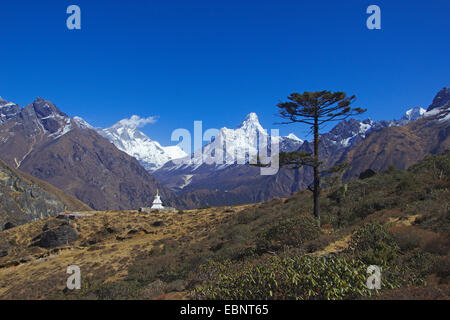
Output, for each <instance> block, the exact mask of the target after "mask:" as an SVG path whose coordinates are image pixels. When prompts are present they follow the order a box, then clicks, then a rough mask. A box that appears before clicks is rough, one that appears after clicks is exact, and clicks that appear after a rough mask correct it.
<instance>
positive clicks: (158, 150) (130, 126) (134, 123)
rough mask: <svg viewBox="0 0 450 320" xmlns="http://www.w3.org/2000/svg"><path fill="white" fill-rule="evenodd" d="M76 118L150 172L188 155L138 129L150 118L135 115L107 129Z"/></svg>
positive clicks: (80, 124)
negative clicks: (164, 144) (165, 145)
mask: <svg viewBox="0 0 450 320" xmlns="http://www.w3.org/2000/svg"><path fill="white" fill-rule="evenodd" d="M74 120H75V122H76V123H77V125H78V126H79V127H80V128H84V129H94V130H96V131H97V132H98V133H99V134H101V135H102V136H104V137H105V138H107V139H108V140H109V141H111V142H112V143H113V144H114V145H115V146H116V147H117V148H118V149H119V150H122V151H123V152H125V153H127V154H128V155H130V156H132V157H135V158H136V159H137V160H138V161H139V162H140V163H141V165H142V166H143V167H144V168H145V169H146V170H147V171H150V172H153V171H155V170H157V169H158V168H160V167H162V166H163V165H164V164H165V163H166V162H167V161H170V160H173V159H178V158H182V157H184V156H186V153H185V152H184V151H183V150H182V149H181V148H180V147H179V146H177V145H175V146H168V147H164V146H162V145H161V144H160V143H159V142H157V141H154V140H152V139H150V138H149V137H148V136H146V135H145V134H144V133H143V132H142V131H140V130H139V129H138V126H142V125H145V124H146V123H149V122H151V119H150V118H147V119H145V118H140V117H139V116H136V115H133V116H132V117H131V118H129V119H122V120H120V121H119V122H117V123H116V124H114V125H113V126H111V127H109V128H106V129H101V128H94V127H93V126H92V125H90V124H89V123H88V122H86V121H85V120H84V119H82V118H80V117H74Z"/></svg>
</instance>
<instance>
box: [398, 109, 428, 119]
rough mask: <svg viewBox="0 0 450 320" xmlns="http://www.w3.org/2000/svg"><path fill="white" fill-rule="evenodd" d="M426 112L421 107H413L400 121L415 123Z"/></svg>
mask: <svg viewBox="0 0 450 320" xmlns="http://www.w3.org/2000/svg"><path fill="white" fill-rule="evenodd" d="M425 112H427V110H425V109H424V108H421V107H414V108H412V109H409V110H408V111H406V112H405V115H404V116H403V117H402V118H401V119H400V120H406V121H416V120H418V119H420V118H422V116H423V115H424V114H425Z"/></svg>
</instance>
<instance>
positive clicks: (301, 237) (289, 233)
mask: <svg viewBox="0 0 450 320" xmlns="http://www.w3.org/2000/svg"><path fill="white" fill-rule="evenodd" d="M319 234H320V230H319V227H318V226H317V221H316V219H314V218H313V217H311V216H306V215H301V216H296V217H293V218H288V219H284V220H282V221H278V222H276V223H275V225H273V226H270V227H268V228H266V229H264V230H263V232H262V233H261V234H260V235H259V239H258V247H259V248H270V249H274V250H277V249H280V248H283V247H300V246H301V245H302V244H303V243H304V242H305V241H307V240H312V239H316V238H317V237H318V236H319Z"/></svg>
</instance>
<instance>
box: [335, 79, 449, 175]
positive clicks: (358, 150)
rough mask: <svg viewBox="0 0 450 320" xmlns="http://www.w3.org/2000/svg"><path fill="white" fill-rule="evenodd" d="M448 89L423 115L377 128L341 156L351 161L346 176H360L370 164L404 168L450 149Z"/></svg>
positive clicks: (382, 167)
mask: <svg viewBox="0 0 450 320" xmlns="http://www.w3.org/2000/svg"><path fill="white" fill-rule="evenodd" d="M449 92H450V89H449V88H443V89H442V90H441V91H440V92H439V93H438V94H437V95H436V97H435V98H434V100H433V103H432V104H431V105H430V107H429V108H428V111H427V112H426V113H424V114H423V117H422V118H421V119H419V120H417V121H413V122H411V123H409V124H407V125H405V126H393V127H389V128H385V129H383V130H379V131H376V132H374V133H373V134H371V135H369V136H368V137H367V139H365V140H364V141H361V142H360V143H359V144H357V145H355V147H354V148H352V149H351V150H349V151H348V152H346V153H345V154H344V155H343V156H342V158H341V159H340V160H339V161H345V162H348V163H350V164H351V168H350V170H349V171H348V172H347V174H346V176H347V177H355V176H358V175H359V174H360V173H361V172H362V171H364V170H366V169H369V168H370V169H372V170H375V171H381V170H385V169H387V168H388V167H389V166H394V167H396V168H398V169H405V168H407V167H409V166H410V165H412V164H413V163H416V162H417V161H419V160H421V159H423V158H424V157H425V156H426V155H428V154H435V153H440V152H444V151H445V150H447V149H450V117H449V114H450V94H449Z"/></svg>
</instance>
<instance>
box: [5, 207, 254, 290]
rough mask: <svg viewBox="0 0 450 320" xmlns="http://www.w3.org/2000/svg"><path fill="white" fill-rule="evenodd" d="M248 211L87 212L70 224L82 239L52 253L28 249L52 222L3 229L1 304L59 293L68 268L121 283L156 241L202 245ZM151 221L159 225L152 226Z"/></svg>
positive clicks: (38, 222) (241, 208) (219, 208)
mask: <svg viewBox="0 0 450 320" xmlns="http://www.w3.org/2000/svg"><path fill="white" fill-rule="evenodd" d="M248 206H249V205H243V206H238V207H234V208H233V209H234V210H233V212H230V211H229V210H226V208H223V207H218V208H211V209H204V210H189V211H184V212H183V213H178V212H173V213H151V214H140V213H138V212H137V211H102V212H89V213H93V215H92V216H88V217H83V218H79V219H77V220H70V224H71V225H72V226H73V227H74V228H75V229H76V230H77V232H78V233H79V235H80V238H79V239H77V240H76V241H74V242H73V243H71V244H70V245H67V246H64V247H59V248H55V249H44V248H38V247H32V246H30V245H31V243H32V239H33V238H34V237H36V236H37V235H39V234H40V233H41V232H42V228H43V226H44V225H45V224H46V223H47V222H49V221H50V220H55V219H56V218H50V219H45V220H39V221H35V222H32V223H28V224H25V225H22V226H19V227H17V228H13V229H11V230H7V231H5V232H2V234H1V235H0V242H1V243H9V244H10V246H11V250H10V252H9V254H8V255H7V256H5V257H2V258H0V299H43V298H46V297H48V296H49V295H51V294H54V293H55V292H58V291H60V290H63V289H64V288H65V282H66V280H67V277H68V275H67V274H66V269H67V267H68V266H69V265H78V266H79V267H80V268H81V273H82V279H83V278H89V277H93V276H95V277H102V278H103V279H101V280H103V281H115V280H119V279H123V278H125V277H126V276H127V269H128V267H129V266H130V264H131V263H132V261H133V259H134V258H135V257H136V256H137V255H139V254H142V253H145V252H148V251H150V250H151V249H152V248H154V247H155V246H159V247H161V246H164V244H160V240H172V241H175V242H178V243H180V244H181V243H186V242H189V243H197V242H201V241H202V240H203V239H204V238H205V237H207V236H208V235H209V234H210V233H211V232H214V230H215V228H216V226H217V225H218V224H220V223H221V221H222V220H223V219H224V218H226V217H228V216H230V215H234V214H236V213H239V212H240V211H242V210H243V209H245V208H247V207H248ZM155 222H157V224H158V223H162V225H160V226H154V225H153V224H154V223H155Z"/></svg>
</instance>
